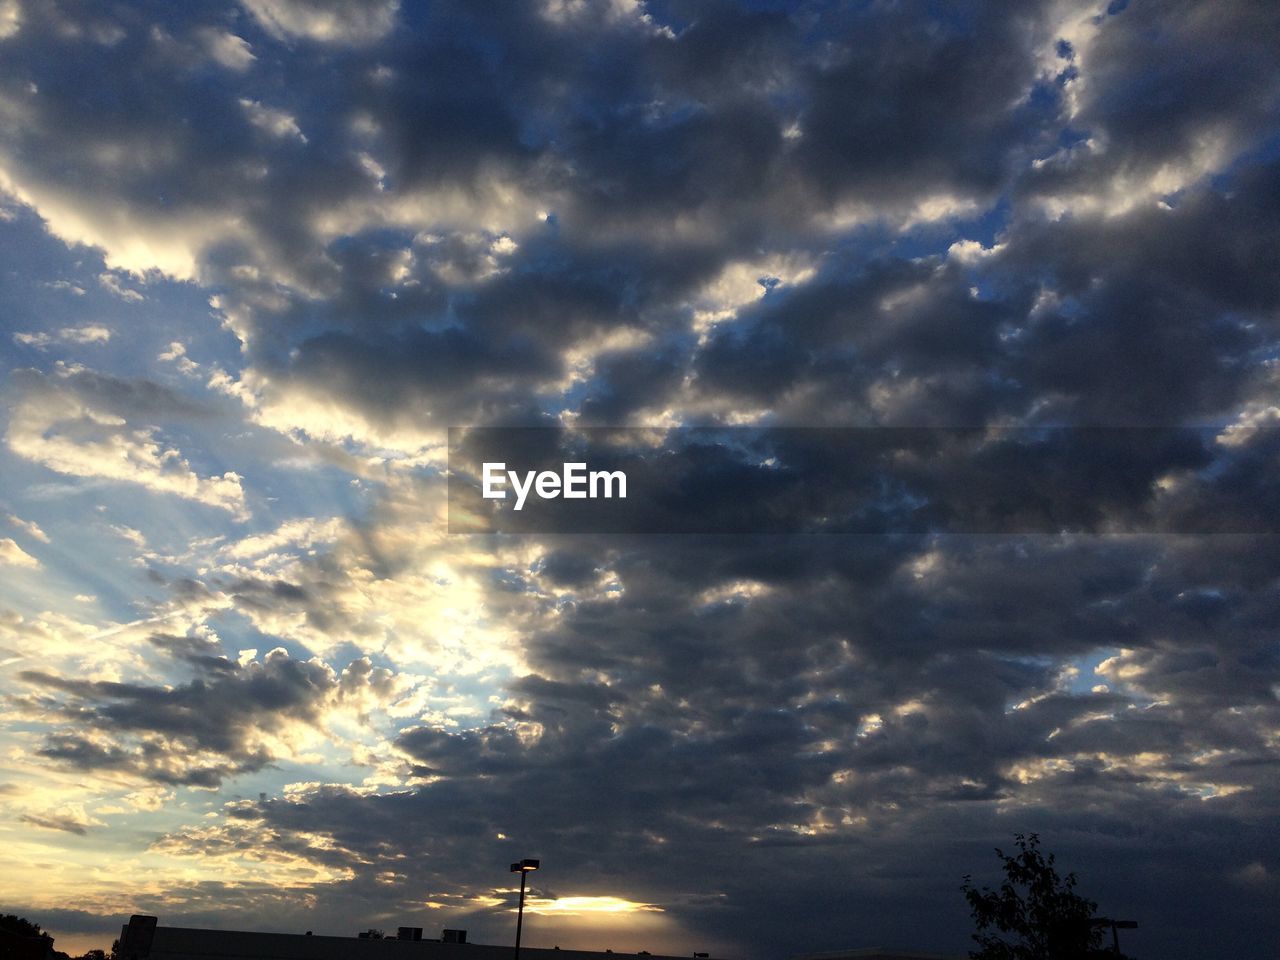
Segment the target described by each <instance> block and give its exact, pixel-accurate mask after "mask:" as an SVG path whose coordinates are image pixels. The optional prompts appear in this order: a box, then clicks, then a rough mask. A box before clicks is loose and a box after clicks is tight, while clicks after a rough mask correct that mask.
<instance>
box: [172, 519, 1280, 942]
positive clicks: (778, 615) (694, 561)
mask: <svg viewBox="0 0 1280 960" xmlns="http://www.w3.org/2000/svg"><path fill="white" fill-rule="evenodd" d="M1275 539H1276V538H1274V537H1248V538H1241V537H1236V538H1223V537H1214V538H1209V539H1208V540H1202V539H1197V538H1181V539H1179V538H1170V537H1151V538H1136V537H1131V538H1124V539H1116V538H1106V537H1090V538H1065V539H1064V538H1046V537H1023V538H1017V539H1011V538H988V537H975V538H965V537H941V538H919V537H915V538H899V539H896V540H892V541H887V540H885V539H881V538H853V539H846V538H838V537H824V538H818V539H817V540H814V539H806V538H769V537H760V538H746V537H734V538H723V539H719V540H718V539H716V538H700V539H696V540H695V539H691V538H656V537H642V538H630V539H627V538H617V537H614V538H608V539H605V538H568V537H560V538H557V540H556V546H555V550H554V552H553V553H552V554H550V555H549V556H548V557H547V558H546V560H545V561H542V562H540V563H539V564H538V565H537V566H536V567H534V568H533V569H530V570H528V571H526V573H525V576H526V577H527V579H528V585H529V587H530V588H536V587H537V586H538V585H539V584H542V583H547V584H551V583H554V584H559V585H563V584H565V583H572V584H574V585H575V586H576V589H575V591H574V594H573V596H572V599H568V600H567V601H562V602H560V603H558V604H557V609H558V610H559V615H558V616H557V617H556V618H555V620H554V624H553V625H543V626H542V627H534V626H532V625H531V626H530V632H529V633H528V635H527V640H526V644H525V647H524V649H525V654H526V657H527V658H528V661H529V663H530V666H531V667H532V668H533V670H534V671H535V672H534V673H532V674H530V675H528V676H525V677H523V678H521V679H519V680H517V681H515V682H513V683H511V684H509V685H508V688H507V693H508V701H507V703H506V705H505V706H504V707H503V708H502V710H501V711H500V712H498V713H495V715H494V717H493V718H492V720H491V722H490V723H489V724H488V725H485V726H481V727H478V728H475V729H470V730H464V731H450V730H448V729H446V728H441V727H434V726H418V727H416V728H411V729H408V730H406V731H404V732H402V734H401V735H400V737H399V738H398V740H397V742H396V748H397V751H398V753H399V754H400V755H401V756H402V757H403V762H404V768H403V771H404V775H405V776H406V777H407V778H409V782H410V783H415V782H416V783H418V784H420V785H419V786H418V787H417V788H416V789H413V790H408V791H404V792H396V793H391V794H385V795H366V794H361V793H359V792H356V791H350V790H345V789H341V788H326V789H316V790H311V791H306V792H303V793H301V794H297V795H295V796H293V797H292V798H290V799H287V800H285V799H281V800H267V801H264V802H260V803H254V804H244V805H243V806H240V807H238V808H236V810H235V811H234V813H233V815H232V820H231V821H230V822H229V823H228V825H227V830H229V831H230V832H231V834H237V833H238V832H239V831H240V830H241V827H239V826H236V824H237V823H240V822H243V823H245V824H250V825H253V829H254V830H255V831H266V832H268V833H270V834H271V835H273V836H279V837H282V838H289V837H293V838H295V839H296V840H297V842H305V843H310V842H313V841H312V840H308V839H306V838H314V836H316V835H321V836H326V837H329V838H331V839H332V841H333V847H332V848H331V849H330V852H328V853H325V854H323V856H324V857H325V858H332V857H333V856H335V854H334V853H333V852H332V850H337V851H342V852H341V853H339V854H337V855H336V856H338V858H339V859H340V860H341V859H343V858H346V862H348V863H350V864H352V865H353V867H355V866H356V865H357V864H364V863H369V862H372V863H374V864H377V863H379V862H385V863H386V864H387V867H388V869H395V870H398V871H401V872H405V874H406V876H405V880H404V881H403V882H404V883H405V885H406V889H419V888H431V887H433V886H435V885H438V884H441V883H451V884H454V885H455V886H457V887H459V888H461V889H473V890H474V889H483V888H484V887H485V885H486V883H490V882H492V881H491V880H488V879H486V878H487V877H488V873H487V871H488V868H487V867H484V868H483V869H481V867H480V866H478V864H479V865H482V864H488V863H490V862H493V863H499V862H502V859H503V857H504V856H506V857H507V859H510V856H509V854H510V850H511V848H510V846H509V843H510V841H500V840H489V839H486V838H491V837H497V836H498V835H499V834H501V835H505V836H506V837H508V838H511V840H513V841H515V842H517V843H519V845H520V849H521V850H531V851H534V852H542V853H544V854H545V855H546V857H547V864H546V865H547V866H548V868H549V869H550V868H551V867H552V859H554V868H555V870H556V871H557V875H558V876H564V877H569V878H572V882H573V883H574V884H575V885H576V887H577V889H587V890H596V891H599V892H602V893H606V892H607V893H612V894H618V895H627V896H630V897H632V898H633V899H639V900H643V901H647V902H658V903H662V904H664V905H665V906H666V907H667V909H668V911H669V912H670V913H671V915H672V916H673V917H675V918H677V919H678V920H679V922H680V923H682V924H684V925H686V926H687V927H688V928H689V929H690V930H691V931H695V936H696V935H697V934H698V933H700V934H701V935H703V936H708V937H711V936H721V935H727V934H728V933H729V931H730V930H740V929H741V924H742V923H743V921H742V919H741V918H742V916H743V912H744V911H758V912H760V913H761V920H760V922H759V924H757V926H756V927H754V928H753V929H754V930H755V931H756V932H755V933H753V936H755V937H763V938H766V939H768V942H769V943H770V944H771V945H772V946H771V949H773V950H774V951H775V952H776V951H779V950H785V949H786V945H785V943H784V941H783V940H782V939H769V938H781V937H784V936H785V935H784V934H783V933H782V932H781V931H779V930H777V929H776V925H775V924H774V923H773V922H772V920H771V919H770V918H771V917H772V916H774V915H775V911H776V909H778V904H779V903H785V904H786V910H787V911H788V915H789V916H791V917H793V919H795V920H796V921H797V922H808V923H812V924H815V925H817V926H815V929H817V928H818V927H821V929H822V930H824V931H825V933H824V934H823V935H824V936H825V937H828V938H830V939H831V941H832V942H854V938H865V937H868V936H870V934H869V933H867V931H881V932H882V933H881V935H880V936H877V937H875V938H874V939H880V938H882V937H888V938H890V939H894V938H895V937H897V938H900V937H901V929H902V924H903V923H911V924H915V923H916V921H915V920H911V919H910V918H912V917H917V916H918V917H919V918H920V919H919V923H920V924H922V925H923V924H924V918H925V917H926V916H928V917H932V918H934V919H933V920H932V921H930V923H931V926H929V927H928V930H932V931H933V932H928V931H925V932H922V934H921V936H922V937H923V942H918V943H917V944H916V945H918V946H935V947H937V948H939V949H942V948H948V944H951V947H950V948H954V943H955V942H956V940H955V938H957V937H959V936H960V931H962V930H963V926H964V917H963V910H962V905H961V904H960V903H959V902H958V900H957V898H956V894H955V884H956V883H957V882H958V878H959V877H960V876H961V875H963V874H964V873H968V872H978V873H981V872H982V871H983V869H984V866H986V865H987V863H988V861H987V858H989V856H990V855H989V852H988V847H989V844H988V845H987V847H984V845H983V844H982V843H979V842H978V838H980V837H987V838H990V843H995V842H999V841H1000V840H1001V839H1002V838H1003V837H1004V835H1005V834H1006V833H1007V832H1008V831H1010V830H1012V829H1015V828H1029V829H1040V830H1042V832H1044V833H1046V835H1047V836H1049V837H1052V838H1054V843H1055V848H1056V849H1058V850H1059V852H1060V855H1062V856H1063V857H1064V860H1065V861H1066V862H1069V863H1071V865H1072V867H1073V868H1075V869H1077V870H1079V871H1080V873H1081V875H1082V877H1083V878H1084V879H1085V881H1086V887H1087V889H1088V890H1089V891H1090V892H1091V893H1092V894H1093V895H1094V896H1097V897H1099V899H1101V900H1102V901H1103V905H1104V909H1108V906H1107V904H1108V903H1109V904H1113V905H1115V904H1118V905H1120V906H1118V907H1117V909H1120V908H1121V907H1122V906H1124V905H1128V904H1133V903H1134V898H1133V897H1132V896H1131V895H1126V893H1125V891H1124V890H1123V888H1122V887H1121V886H1120V885H1119V882H1118V880H1116V879H1114V878H1116V877H1119V876H1122V875H1128V876H1143V877H1151V876H1155V875H1158V873H1159V871H1161V870H1172V869H1176V868H1180V869H1191V868H1190V865H1189V863H1188V862H1187V861H1186V856H1187V854H1186V851H1185V844H1186V841H1185V839H1183V838H1185V837H1186V836H1187V834H1188V832H1191V833H1194V834H1195V835H1197V836H1199V837H1201V838H1203V839H1202V842H1203V843H1204V844H1205V845H1206V847H1207V849H1209V850H1212V851H1213V852H1212V853H1210V854H1208V859H1207V860H1206V862H1205V865H1204V866H1203V868H1201V869H1200V870H1199V871H1198V875H1202V876H1205V877H1209V876H1212V877H1215V878H1218V879H1219V881H1220V882H1222V883H1225V884H1227V885H1228V887H1229V889H1230V890H1231V891H1232V892H1231V897H1232V899H1233V904H1232V905H1230V906H1229V905H1227V904H1225V903H1224V904H1222V905H1221V906H1216V905H1215V906H1213V907H1209V906H1207V905H1206V904H1205V902H1204V900H1203V898H1204V896H1205V894H1204V892H1203V890H1201V891H1200V892H1198V893H1197V894H1196V895H1195V896H1196V898H1199V899H1187V898H1181V899H1179V898H1180V897H1181V895H1180V894H1178V893H1176V892H1175V891H1170V890H1166V891H1165V894H1164V896H1165V898H1166V899H1167V900H1169V902H1174V901H1177V903H1178V904H1180V906H1178V908H1177V909H1178V910H1179V911H1183V910H1186V911H1190V912H1191V915H1192V916H1200V917H1202V918H1203V917H1207V916H1208V915H1209V913H1220V912H1221V911H1227V912H1233V914H1234V915H1238V916H1241V917H1253V918H1254V920H1253V922H1257V920H1256V918H1257V916H1258V914H1257V913H1256V912H1251V911H1253V910H1254V908H1253V907H1252V906H1250V904H1253V903H1256V902H1258V901H1256V899H1255V898H1256V897H1257V896H1262V895H1263V894H1262V890H1263V889H1264V888H1265V887H1266V884H1265V883H1263V884H1262V886H1252V887H1251V886H1250V883H1252V882H1253V881H1251V880H1249V878H1250V877H1253V876H1254V875H1255V874H1257V869H1264V873H1263V874H1262V876H1264V877H1265V875H1266V874H1265V870H1266V869H1270V865H1272V864H1274V863H1275V862H1276V857H1277V856H1278V855H1280V851H1277V849H1276V848H1275V844H1274V842H1273V841H1272V840H1271V838H1270V837H1269V834H1268V832H1267V830H1266V828H1265V826H1264V825H1265V823H1266V822H1267V819H1268V818H1269V817H1270V816H1273V815H1274V811H1275V809H1276V804H1275V796H1274V783H1275V776H1276V758H1275V755H1274V747H1273V745H1272V742H1271V734H1270V733H1269V731H1270V730H1271V729H1272V728H1273V727H1274V724H1275V723H1276V722H1277V719H1278V718H1280V714H1277V707H1276V700H1275V694H1274V685H1275V682H1276V660H1275V658H1276V651H1275V644H1274V638H1273V636H1272V635H1271V632H1270V631H1269V630H1267V629H1266V627H1265V626H1264V625H1265V624H1268V623H1272V622H1274V618H1275V616H1276V612H1277V609H1276V605H1277V602H1278V598H1277V594H1276V592H1275V589H1274V581H1273V578H1272V579H1266V578H1259V577H1257V575H1256V566H1255V564H1256V563H1262V564H1264V565H1266V566H1268V567H1269V568H1270V569H1274V558H1272V554H1273V553H1274V550H1275V545H1274V540H1275ZM730 544H731V546H732V549H730ZM1206 550H1207V551H1210V554H1209V555H1205V553H1204V551H1206ZM1244 558H1250V562H1244ZM1268 558H1271V559H1268ZM608 582H612V583H614V584H615V585H616V586H615V587H614V588H612V589H611V590H610V591H608V592H602V591H601V590H600V585H601V584H604V583H608ZM1218 597H1222V598H1229V599H1227V600H1225V601H1223V602H1219V601H1217V600H1215V598H1218ZM1099 647H1103V648H1106V647H1112V648H1113V649H1114V650H1118V651H1123V652H1120V653H1118V654H1117V656H1115V657H1114V658H1113V659H1112V660H1109V661H1108V662H1107V663H1105V664H1103V666H1102V667H1101V668H1099V672H1098V673H1097V674H1096V675H1093V676H1090V675H1089V674H1088V672H1087V671H1088V670H1089V666H1088V665H1087V664H1088V662H1087V663H1086V666H1084V667H1083V669H1084V670H1085V674H1084V675H1083V676H1081V677H1079V678H1076V677H1074V675H1073V674H1072V673H1071V672H1070V670H1068V669H1066V667H1067V665H1068V664H1069V663H1070V662H1071V661H1072V660H1073V659H1074V658H1076V657H1080V656H1083V655H1085V654H1088V653H1089V652H1091V651H1095V650H1097V649H1098V648H1099ZM1094 684H1104V685H1105V686H1102V687H1099V688H1098V689H1097V690H1094V691H1090V690H1089V689H1088V688H1089V686H1090V685H1094ZM513 724H514V726H512V725H513ZM392 837H394V838H396V839H395V841H394V844H393V845H392V846H391V847H388V846H387V844H388V839H389V838H392ZM1246 838H1247V839H1246ZM175 842H177V841H176V840H175ZM406 845H407V846H406ZM407 851H408V852H410V853H411V854H414V853H416V854H418V855H419V856H416V857H415V856H412V855H411V857H410V860H411V864H410V865H408V866H405V865H404V862H403V860H401V859H400V857H401V855H402V854H404V853H405V852H407ZM673 851H674V852H675V860H673V859H672V856H673ZM553 853H554V857H552V854H553ZM316 856H317V857H320V856H321V855H320V854H316ZM1117 857H1119V858H1122V859H1123V860H1124V862H1125V864H1126V865H1125V866H1122V867H1117V865H1116V858H1117ZM326 862H327V861H326ZM620 862H621V863H626V864H627V865H628V869H627V872H626V876H625V877H620V876H619V875H618V873H617V871H616V869H615V868H614V865H615V864H616V863H620ZM1253 863H1262V864H1264V865H1266V866H1265V867H1264V868H1253V867H1251V866H1250V865H1251V864H1253ZM417 864H421V865H422V866H420V867H419V866H418V865H417ZM731 865H732V869H730V866H731ZM1178 865H1181V867H1179V866H1178ZM1250 871H1252V872H1250ZM364 872H374V871H371V870H369V869H368V868H367V867H366V868H364ZM765 874H767V875H768V876H769V877H770V878H771V880H772V883H771V885H770V892H769V893H768V897H767V900H768V903H766V902H765V900H762V899H761V897H762V894H761V892H760V890H759V888H758V884H757V883H756V882H755V880H754V879H753V878H754V877H755V876H759V875H765ZM832 874H839V875H840V876H841V878H842V879H841V884H840V890H841V891H843V892H841V893H836V892H835V891H834V890H833V888H832V887H831V884H830V881H829V877H830V876H831V875H832ZM1237 877H1238V878H1239V879H1238V880H1237V879H1236V878H1237ZM677 889H678V890H682V891H694V892H698V893H702V894H705V895H712V894H724V895H725V899H724V900H719V899H717V900H715V905H713V906H707V905H705V904H703V905H699V904H697V903H688V902H684V901H681V900H679V899H678V898H672V897H671V896H670V891H672V890H677ZM905 891H910V893H909V894H908V893H906V892H905ZM324 895H325V896H326V897H330V898H334V902H342V903H345V904H347V908H348V909H352V910H357V911H358V910H360V909H365V910H372V909H374V908H375V905H376V904H377V903H378V897H377V895H376V892H375V891H373V890H372V889H366V888H365V886H364V885H363V884H362V882H360V881H353V882H352V883H351V884H350V885H347V886H344V887H342V888H341V890H339V889H330V890H328V891H327V892H326V893H325V894H324ZM904 897H905V898H906V899H908V900H910V902H911V904H912V906H910V907H904V905H903V904H904ZM1169 898H1172V899H1169ZM1138 899H1139V900H1140V901H1141V902H1142V903H1144V904H1146V905H1147V906H1146V907H1145V909H1149V910H1151V911H1152V912H1153V914H1152V915H1155V914H1160V915H1164V911H1165V910H1167V905H1166V907H1164V908H1161V907H1159V906H1158V905H1157V904H1155V903H1154V902H1150V903H1148V901H1147V900H1146V899H1145V898H1144V897H1139V898H1138ZM361 904H363V905H364V906H360V905H361ZM726 908H728V912H725V911H726ZM456 909H457V911H458V912H465V908H464V907H462V906H458V907H457V908H456ZM833 910H834V911H836V913H837V914H838V919H835V920H832V919H831V916H830V915H831V912H832V911H833ZM885 911H890V912H891V913H892V915H893V917H894V920H893V922H892V923H890V922H887V921H886V920H885V919H884V918H883V916H882V914H883V913H884V912H885ZM1205 911H1208V912H1205ZM730 918H732V919H730ZM937 918H946V919H941V920H939V919H937ZM468 922H471V920H470V919H469V921H468ZM476 922H477V924H478V925H480V926H483V923H484V922H485V921H483V920H478V921H476ZM1203 922H1205V923H1207V922H1208V921H1207V920H1205V921H1203ZM1174 926H1176V927H1177V928H1178V929H1179V931H1180V932H1179V934H1178V936H1179V937H1183V936H1196V934H1194V930H1192V929H1190V928H1188V927H1186V926H1183V925H1181V924H1180V923H1175V924H1174ZM1192 926H1194V924H1193V925H1192ZM1210 926H1212V924H1210ZM922 929H923V928H922ZM945 931H951V932H950V933H947V932H945ZM1214 936H1217V934H1216V933H1215V934H1214ZM948 937H951V938H952V939H948Z"/></svg>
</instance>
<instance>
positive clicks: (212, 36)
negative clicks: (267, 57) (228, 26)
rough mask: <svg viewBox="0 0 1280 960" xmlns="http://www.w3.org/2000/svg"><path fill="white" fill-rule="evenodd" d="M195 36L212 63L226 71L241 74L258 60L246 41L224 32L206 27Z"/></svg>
mask: <svg viewBox="0 0 1280 960" xmlns="http://www.w3.org/2000/svg"><path fill="white" fill-rule="evenodd" d="M196 36H197V38H198V39H199V41H200V42H201V43H202V44H203V45H204V48H205V52H206V53H208V54H209V56H210V57H211V58H212V59H213V60H214V62H216V63H218V64H219V65H221V66H223V67H226V68H227V69H228V70H235V71H236V72H237V73H239V72H243V71H245V70H248V69H249V67H250V65H251V64H252V63H253V62H254V61H255V60H257V59H258V58H257V57H255V56H254V55H253V48H252V47H250V46H249V44H248V42H247V41H246V40H244V39H243V38H242V37H237V36H236V35H235V34H234V33H228V32H227V31H226V30H218V29H215V28H214V27H206V28H204V29H203V30H199V31H197V33H196Z"/></svg>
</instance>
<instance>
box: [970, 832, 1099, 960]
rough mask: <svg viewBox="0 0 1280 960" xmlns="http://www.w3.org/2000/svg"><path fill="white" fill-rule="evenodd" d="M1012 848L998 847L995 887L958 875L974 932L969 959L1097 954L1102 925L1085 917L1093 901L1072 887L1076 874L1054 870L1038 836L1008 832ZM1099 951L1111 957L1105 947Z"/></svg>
mask: <svg viewBox="0 0 1280 960" xmlns="http://www.w3.org/2000/svg"><path fill="white" fill-rule="evenodd" d="M1014 843H1015V844H1016V845H1017V847H1018V852H1017V853H1016V854H1013V855H1008V854H1006V853H1005V852H1004V851H1003V850H1000V849H999V848H997V849H996V856H998V857H999V858H1000V860H1001V862H1002V866H1003V869H1004V875H1005V880H1004V883H1002V884H1001V885H1000V889H998V890H992V889H991V888H989V887H983V888H982V889H978V888H977V887H975V886H974V885H973V879H972V877H968V876H966V877H965V878H964V896H965V899H966V900H967V901H968V902H969V907H970V910H971V913H972V915H973V921H974V924H975V925H976V926H977V928H978V932H977V933H975V934H974V935H973V939H974V941H975V942H977V944H978V947H979V949H977V950H971V951H969V956H970V957H971V958H972V960H1081V958H1085V957H1090V956H1096V955H1099V954H1100V950H1099V948H1100V947H1101V944H1102V940H1103V933H1102V930H1101V929H1100V928H1098V927H1095V926H1093V925H1092V924H1091V923H1090V919H1091V918H1092V917H1093V912H1094V910H1096V909H1097V907H1098V905H1097V904H1096V903H1094V901H1092V900H1089V899H1088V898H1086V897H1083V896H1081V895H1080V894H1078V893H1076V875H1075V874H1074V873H1068V874H1067V875H1066V876H1065V877H1061V876H1059V875H1058V871H1057V870H1056V869H1055V867H1054V857H1053V854H1052V853H1049V854H1044V853H1041V852H1040V838H1039V837H1038V836H1037V835H1036V834H1034V833H1032V834H1029V835H1023V834H1021V833H1018V834H1015V835H1014ZM1101 955H1102V956H1109V957H1114V956H1115V954H1111V953H1107V954H1101Z"/></svg>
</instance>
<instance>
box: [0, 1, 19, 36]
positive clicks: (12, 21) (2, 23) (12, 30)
mask: <svg viewBox="0 0 1280 960" xmlns="http://www.w3.org/2000/svg"><path fill="white" fill-rule="evenodd" d="M21 27H22V7H20V6H19V5H18V0H0V40H8V39H9V38H10V37H12V36H13V35H14V34H16V33H17V32H18V30H19V29H21Z"/></svg>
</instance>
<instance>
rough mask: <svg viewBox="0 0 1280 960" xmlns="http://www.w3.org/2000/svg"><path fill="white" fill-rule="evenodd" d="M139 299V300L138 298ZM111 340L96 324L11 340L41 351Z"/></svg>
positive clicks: (108, 333)
mask: <svg viewBox="0 0 1280 960" xmlns="http://www.w3.org/2000/svg"><path fill="white" fill-rule="evenodd" d="M139 299H141V298H139ZM110 339H111V331H110V330H109V329H107V328H106V327H102V326H98V325H97V324H87V325H85V326H83V327H63V328H62V329H61V330H59V331H57V332H56V333H47V332H45V331H39V332H36V333H15V334H14V335H13V340H14V342H15V343H20V344H22V345H23V346H27V347H36V348H37V349H40V350H43V349H44V348H45V347H48V346H52V345H53V344H55V343H80V344H84V343H106V342H107V341H108V340H110Z"/></svg>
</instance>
